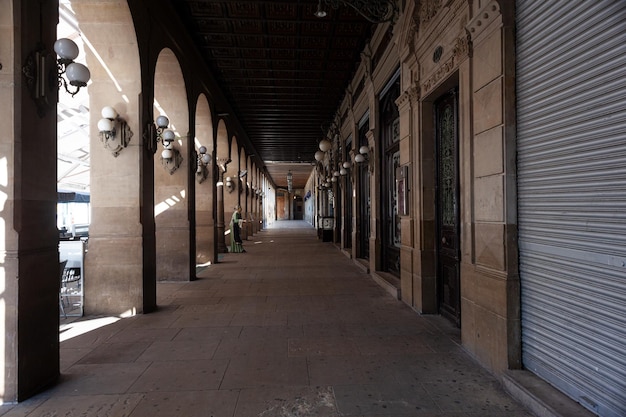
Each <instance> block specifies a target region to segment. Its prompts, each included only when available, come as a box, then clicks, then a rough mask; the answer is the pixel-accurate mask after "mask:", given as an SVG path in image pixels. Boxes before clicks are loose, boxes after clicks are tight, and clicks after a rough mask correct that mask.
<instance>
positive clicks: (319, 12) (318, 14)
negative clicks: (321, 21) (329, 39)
mask: <svg viewBox="0 0 626 417" xmlns="http://www.w3.org/2000/svg"><path fill="white" fill-rule="evenodd" d="M314 15H315V17H319V18H322V17H326V12H325V11H324V9H322V0H319V2H318V3H317V10H316V11H315V13H314Z"/></svg>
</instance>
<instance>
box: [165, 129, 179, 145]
mask: <svg viewBox="0 0 626 417" xmlns="http://www.w3.org/2000/svg"><path fill="white" fill-rule="evenodd" d="M175 137H176V135H174V132H173V131H171V130H169V129H167V130H166V131H164V132H163V141H164V142H172V141H173V140H174V138H175Z"/></svg>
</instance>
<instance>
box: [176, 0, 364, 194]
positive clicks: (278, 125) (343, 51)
mask: <svg viewBox="0 0 626 417" xmlns="http://www.w3.org/2000/svg"><path fill="white" fill-rule="evenodd" d="M172 3H173V4H174V6H175V8H176V10H177V11H178V13H179V14H180V17H181V19H182V21H183V23H184V24H185V25H186V26H187V27H188V28H189V31H190V35H191V37H192V38H193V39H194V41H195V43H196V45H197V47H198V50H199V51H200V52H201V54H202V55H203V57H204V59H205V61H206V63H207V64H208V66H209V68H210V69H211V71H212V73H213V76H214V78H215V79H216V80H217V82H218V84H219V85H220V86H221V88H222V90H223V93H224V94H225V95H226V97H227V99H228V100H229V102H230V104H231V106H232V109H233V110H234V112H235V113H236V116H237V119H238V120H239V121H240V123H241V125H242V128H243V129H244V130H245V132H246V134H247V136H248V138H249V139H250V142H251V143H252V145H253V146H254V148H255V152H256V153H257V155H258V156H259V157H260V159H262V160H263V161H264V162H265V163H266V168H267V171H268V172H269V174H270V175H271V176H272V179H273V181H274V182H275V184H276V185H277V186H280V187H286V186H287V180H286V176H287V172H288V171H289V170H291V171H292V173H293V174H294V187H296V188H302V187H304V183H305V182H306V179H307V178H308V175H309V173H310V172H311V169H312V162H313V161H314V158H313V155H314V153H315V151H316V150H317V149H318V148H317V144H318V142H319V141H320V139H321V137H322V134H323V132H322V129H321V126H322V125H328V123H329V122H330V121H331V120H332V119H333V115H334V113H335V111H336V110H337V108H338V106H339V104H340V102H341V100H342V99H343V96H344V93H345V89H346V87H347V86H348V83H349V81H350V80H351V79H352V77H353V76H354V73H355V70H356V68H357V66H358V64H359V62H360V55H361V51H362V50H363V48H364V46H365V43H366V42H367V40H368V39H369V37H370V36H371V33H372V31H373V29H374V27H373V24H372V23H370V22H368V21H367V20H365V19H364V18H363V17H361V16H360V15H359V14H358V13H356V12H355V11H354V10H353V9H352V8H350V7H347V6H340V7H339V8H337V9H332V8H329V7H326V6H324V8H325V9H326V12H327V16H326V17H324V18H318V17H316V16H315V15H314V13H315V12H316V10H317V7H318V1H316V0H271V1H257V0H238V1H218V0H172ZM322 3H323V4H324V2H322Z"/></svg>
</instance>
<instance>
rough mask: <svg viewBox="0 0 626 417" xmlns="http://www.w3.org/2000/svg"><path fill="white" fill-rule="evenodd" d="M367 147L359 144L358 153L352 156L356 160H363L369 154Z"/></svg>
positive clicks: (365, 159)
mask: <svg viewBox="0 0 626 417" xmlns="http://www.w3.org/2000/svg"><path fill="white" fill-rule="evenodd" d="M369 151H370V150H369V148H368V147H367V146H365V145H363V146H361V147H360V148H359V153H358V154H357V155H356V156H355V157H354V160H355V161H356V162H359V163H360V162H365V161H367V159H368V156H369Z"/></svg>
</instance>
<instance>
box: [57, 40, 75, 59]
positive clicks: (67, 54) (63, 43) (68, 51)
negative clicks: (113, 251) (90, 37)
mask: <svg viewBox="0 0 626 417" xmlns="http://www.w3.org/2000/svg"><path fill="white" fill-rule="evenodd" d="M54 52H56V53H57V55H58V56H59V57H60V58H61V59H65V60H68V61H73V60H75V59H76V57H77V56H78V45H76V43H75V42H74V41H73V40H71V39H67V38H62V39H58V40H57V41H56V42H54Z"/></svg>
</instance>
